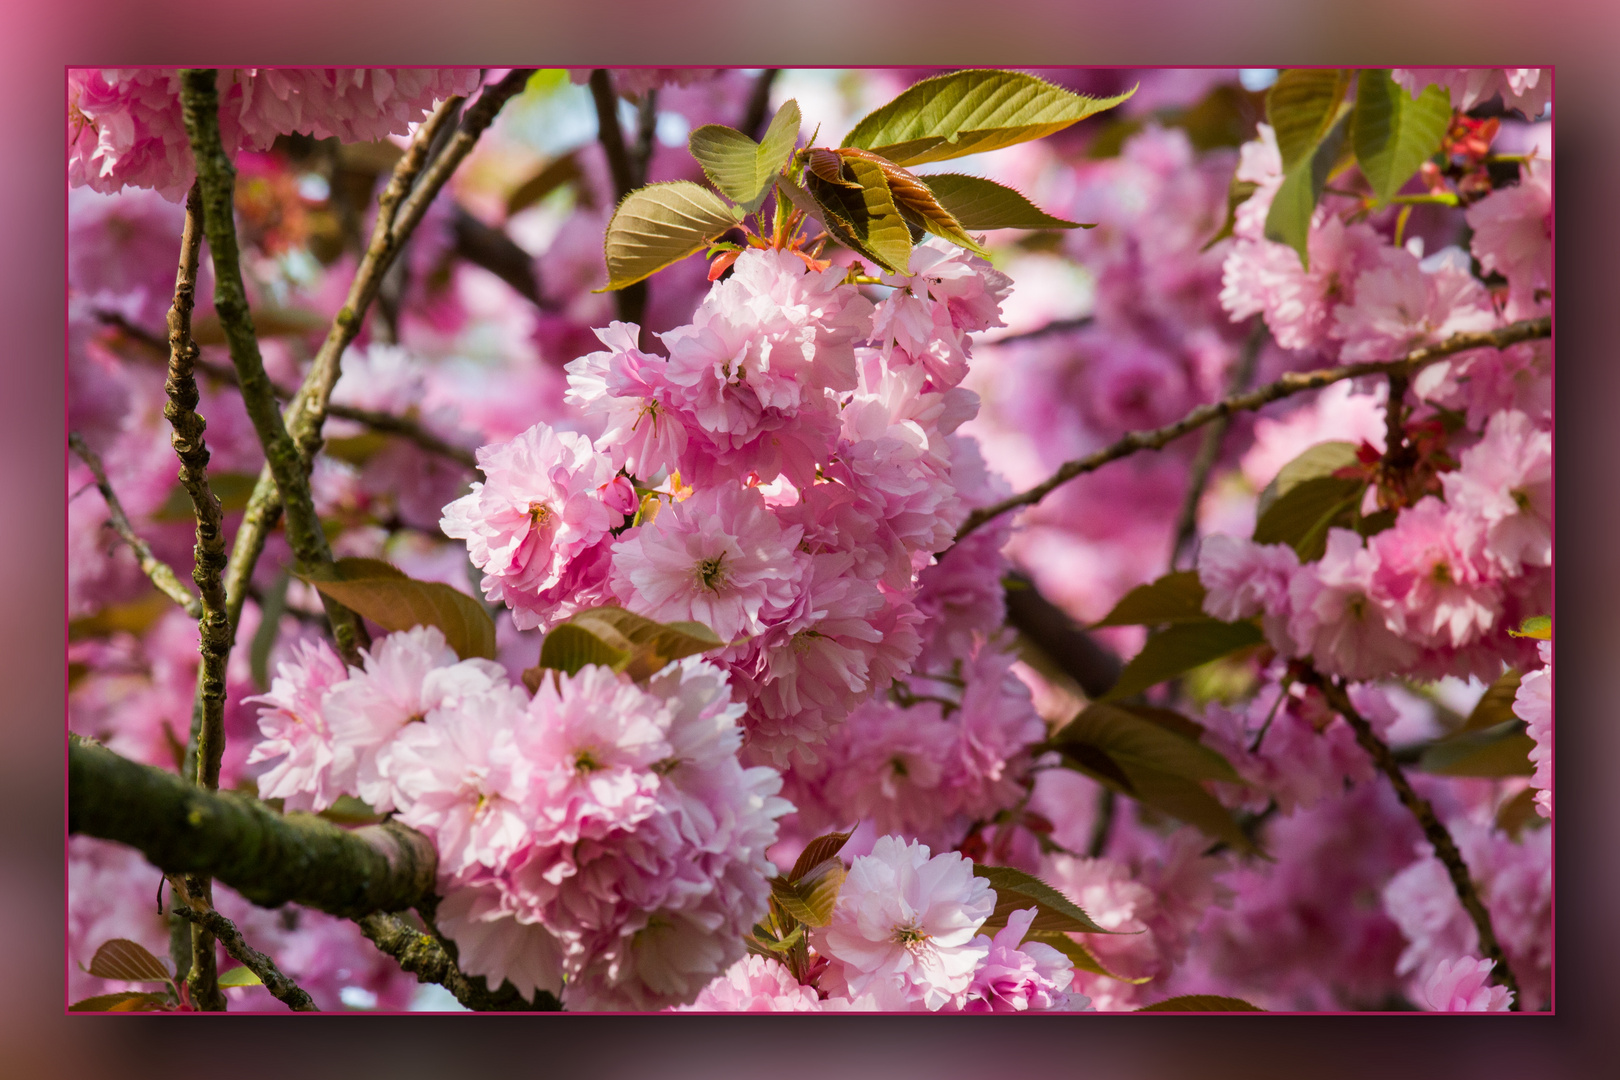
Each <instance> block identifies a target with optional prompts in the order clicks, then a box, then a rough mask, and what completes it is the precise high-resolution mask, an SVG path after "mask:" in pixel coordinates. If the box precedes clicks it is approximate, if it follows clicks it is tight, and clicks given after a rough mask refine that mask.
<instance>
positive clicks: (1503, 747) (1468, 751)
mask: <svg viewBox="0 0 1620 1080" xmlns="http://www.w3.org/2000/svg"><path fill="white" fill-rule="evenodd" d="M1535 747H1536V743H1535V740H1534V739H1532V738H1530V736H1528V735H1526V734H1525V733H1524V721H1522V720H1510V721H1509V722H1507V723H1505V724H1498V725H1496V726H1495V727H1492V728H1486V729H1484V730H1483V731H1462V732H1458V733H1457V734H1455V735H1449V736H1447V737H1446V738H1444V739H1441V740H1440V741H1439V742H1436V743H1435V744H1434V745H1432V746H1430V747H1429V748H1428V749H1427V750H1425V751H1423V756H1422V757H1421V758H1420V759H1419V760H1418V768H1420V769H1422V770H1423V771H1424V772H1428V773H1436V774H1438V775H1440V776H1482V777H1496V776H1530V775H1532V774H1534V773H1535V771H1536V767H1535V765H1534V764H1532V763H1531V761H1530V751H1531V750H1534V749H1535Z"/></svg>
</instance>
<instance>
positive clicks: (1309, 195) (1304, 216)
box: [1265, 105, 1350, 270]
mask: <svg viewBox="0 0 1620 1080" xmlns="http://www.w3.org/2000/svg"><path fill="white" fill-rule="evenodd" d="M1349 108H1350V107H1349V106H1348V105H1341V106H1340V110H1341V114H1340V116H1339V118H1338V119H1337V121H1336V122H1335V123H1334V125H1333V126H1332V127H1331V128H1329V129H1328V132H1327V134H1326V135H1324V136H1323V137H1322V141H1321V142H1320V143H1318V144H1317V146H1316V149H1315V150H1314V151H1312V152H1311V153H1310V154H1308V155H1307V156H1306V157H1305V158H1303V159H1302V160H1300V161H1299V162H1298V163H1297V164H1295V165H1294V167H1293V168H1292V169H1289V170H1288V172H1286V173H1285V174H1284V175H1283V182H1282V183H1281V184H1280V185H1278V187H1277V193H1276V194H1275V195H1273V196H1272V199H1271V209H1270V210H1269V211H1267V213H1266V226H1265V237H1266V239H1267V240H1272V241H1275V242H1276V243H1279V244H1287V245H1288V246H1289V247H1291V248H1293V249H1294V251H1295V252H1297V253H1298V254H1299V263H1300V266H1302V267H1304V268H1305V269H1306V270H1309V269H1310V267H1311V253H1310V247H1309V240H1310V234H1311V216H1312V215H1313V214H1315V213H1316V204H1317V203H1318V202H1319V201H1321V198H1322V190H1323V189H1324V188H1325V187H1327V182H1328V177H1329V176H1330V175H1332V174H1333V173H1334V172H1335V171H1336V170H1337V169H1338V168H1340V167H1342V165H1343V162H1342V161H1341V158H1340V150H1341V149H1343V148H1345V147H1346V145H1347V144H1346V141H1345V140H1346V136H1347V135H1348V133H1349V128H1350V113H1349Z"/></svg>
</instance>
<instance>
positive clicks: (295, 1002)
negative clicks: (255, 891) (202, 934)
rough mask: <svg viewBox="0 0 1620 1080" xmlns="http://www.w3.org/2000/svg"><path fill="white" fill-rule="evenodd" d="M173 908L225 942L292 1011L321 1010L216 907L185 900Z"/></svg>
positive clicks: (222, 942)
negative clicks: (201, 908)
mask: <svg viewBox="0 0 1620 1080" xmlns="http://www.w3.org/2000/svg"><path fill="white" fill-rule="evenodd" d="M173 911H174V913H175V914H176V915H178V916H180V918H182V919H185V920H186V921H187V922H189V923H191V924H192V925H193V926H200V927H202V928H204V929H206V930H207V931H208V932H209V933H211V934H213V935H214V936H215V937H217V938H218V939H219V943H220V944H221V945H223V946H225V951H226V952H227V953H229V954H230V955H231V956H233V957H235V958H236V961H237V962H238V963H240V964H241V965H242V966H243V967H245V968H247V969H248V970H249V971H251V972H253V974H255V975H257V976H258V977H259V981H260V982H262V983H263V984H264V988H265V989H266V990H268V991H270V993H271V994H272V995H273V996H274V997H275V999H276V1000H277V1001H280V1002H283V1003H284V1004H285V1005H286V1006H287V1008H289V1009H291V1010H292V1011H293V1012H320V1011H321V1010H320V1009H319V1008H317V1007H316V1005H315V1002H314V1001H313V1000H311V999H310V996H309V995H308V994H306V993H305V992H304V991H303V990H302V989H300V988H299V986H298V984H297V983H295V982H293V981H292V980H291V979H289V978H287V976H285V975H283V974H282V973H281V972H280V971H279V970H278V969H277V968H276V965H275V962H274V961H273V960H271V959H270V958H269V957H268V956H266V955H264V953H262V952H259V951H258V950H257V949H255V948H253V947H252V946H251V945H249V944H248V943H247V942H246V941H245V940H243V938H242V932H241V931H240V930H238V929H237V928H236V924H235V923H233V922H231V920H229V919H227V918H226V917H225V916H223V915H221V914H220V913H219V912H217V911H194V910H192V909H191V908H189V907H186V906H185V905H183V904H176V905H174V907H173Z"/></svg>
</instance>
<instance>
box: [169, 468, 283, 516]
mask: <svg viewBox="0 0 1620 1080" xmlns="http://www.w3.org/2000/svg"><path fill="white" fill-rule="evenodd" d="M258 482H259V478H258V477H257V476H250V475H248V474H247V473H232V472H219V473H209V474H208V488H209V490H210V491H212V492H213V493H214V498H216V499H218V500H219V508H220V509H221V510H222V511H224V512H225V513H227V514H234V513H237V512H238V511H240V510H242V509H244V508H245V507H246V506H247V504H248V496H249V495H252V494H253V485H254V484H256V483H258ZM195 518H196V510H194V509H193V508H192V505H191V494H190V493H189V492H188V491H186V489H185V488H183V487H180V486H178V485H176V486H175V487H173V488H170V489H169V494H168V497H167V498H165V499H164V500H163V505H162V506H160V507H158V508H157V509H156V510H154V511H153V512H152V520H153V521H193V520H195Z"/></svg>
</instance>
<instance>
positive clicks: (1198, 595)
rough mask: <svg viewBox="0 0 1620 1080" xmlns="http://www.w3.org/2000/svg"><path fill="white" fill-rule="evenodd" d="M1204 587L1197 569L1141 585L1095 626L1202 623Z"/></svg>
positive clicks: (1177, 572)
mask: <svg viewBox="0 0 1620 1080" xmlns="http://www.w3.org/2000/svg"><path fill="white" fill-rule="evenodd" d="M1208 618H1209V616H1208V615H1205V614H1204V586H1203V583H1202V582H1201V581H1199V580H1198V572H1197V571H1196V570H1179V571H1176V572H1175V573H1171V574H1166V575H1165V576H1164V577H1162V578H1160V579H1159V580H1157V581H1151V582H1149V583H1148V584H1146V585H1138V586H1137V587H1136V588H1134V589H1132V590H1131V591H1130V592H1128V593H1126V594H1125V595H1124V596H1123V597H1122V598H1121V599H1120V601H1119V603H1117V604H1115V605H1114V609H1113V610H1112V611H1110V612H1109V613H1108V614H1107V615H1105V616H1103V618H1102V619H1100V620H1099V621H1097V622H1096V623H1095V624H1093V627H1092V628H1093V629H1095V628H1096V627H1099V626H1158V625H1160V624H1161V623H1180V622H1203V621H1205V620H1206V619H1208Z"/></svg>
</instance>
